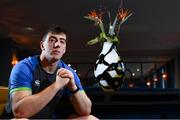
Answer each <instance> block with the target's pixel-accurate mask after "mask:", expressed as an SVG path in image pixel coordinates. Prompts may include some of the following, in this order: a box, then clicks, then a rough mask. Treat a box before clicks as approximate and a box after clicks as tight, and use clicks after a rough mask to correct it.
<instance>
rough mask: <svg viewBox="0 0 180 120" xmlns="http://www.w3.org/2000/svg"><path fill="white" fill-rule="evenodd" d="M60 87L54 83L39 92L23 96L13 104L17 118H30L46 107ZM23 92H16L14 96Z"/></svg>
mask: <svg viewBox="0 0 180 120" xmlns="http://www.w3.org/2000/svg"><path fill="white" fill-rule="evenodd" d="M58 90H59V88H57V87H56V86H55V84H54V83H53V84H52V85H50V86H49V87H47V88H46V89H44V90H43V91H41V92H40V93H38V94H34V95H29V96H25V97H23V98H22V99H21V100H19V101H18V102H16V100H13V102H16V103H14V104H13V113H14V115H15V117H17V118H29V117H32V116H33V115H35V114H36V113H38V112H39V111H40V110H42V108H43V107H45V106H46V105H47V104H48V103H49V101H50V100H51V99H52V98H53V97H54V96H55V94H56V93H57V91H58ZM17 94H21V93H18V92H17V93H15V94H13V96H15V95H17Z"/></svg>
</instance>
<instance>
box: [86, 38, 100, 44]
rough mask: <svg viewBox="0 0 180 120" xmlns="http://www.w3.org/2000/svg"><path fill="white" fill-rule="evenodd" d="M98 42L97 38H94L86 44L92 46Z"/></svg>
mask: <svg viewBox="0 0 180 120" xmlns="http://www.w3.org/2000/svg"><path fill="white" fill-rule="evenodd" d="M98 42H100V40H99V37H96V38H94V39H92V40H90V41H89V42H87V45H94V44H96V43H98Z"/></svg>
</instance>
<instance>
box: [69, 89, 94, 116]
mask: <svg viewBox="0 0 180 120" xmlns="http://www.w3.org/2000/svg"><path fill="white" fill-rule="evenodd" d="M70 100H71V103H72V104H73V106H74V108H75V110H76V112H77V113H78V114H79V115H84V116H86V115H89V114H90V113H91V106H92V103H91V100H90V99H89V98H88V97H87V95H86V94H85V93H84V91H78V92H77V93H75V94H74V95H72V96H71V97H70Z"/></svg>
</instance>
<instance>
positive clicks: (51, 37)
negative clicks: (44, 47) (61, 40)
mask: <svg viewBox="0 0 180 120" xmlns="http://www.w3.org/2000/svg"><path fill="white" fill-rule="evenodd" d="M51 38H53V39H57V38H56V37H55V36H53V35H51V36H50V37H49V39H51Z"/></svg>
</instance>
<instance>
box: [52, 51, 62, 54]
mask: <svg viewBox="0 0 180 120" xmlns="http://www.w3.org/2000/svg"><path fill="white" fill-rule="evenodd" d="M52 53H53V54H60V51H58V50H53V51H52Z"/></svg>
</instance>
